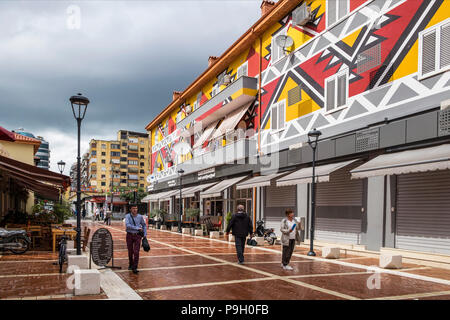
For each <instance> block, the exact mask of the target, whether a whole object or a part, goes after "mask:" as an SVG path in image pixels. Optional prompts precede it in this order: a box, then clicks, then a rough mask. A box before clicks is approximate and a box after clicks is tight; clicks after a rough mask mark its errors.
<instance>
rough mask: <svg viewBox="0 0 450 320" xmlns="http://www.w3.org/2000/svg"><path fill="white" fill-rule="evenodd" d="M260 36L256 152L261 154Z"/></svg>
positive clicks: (260, 46)
mask: <svg viewBox="0 0 450 320" xmlns="http://www.w3.org/2000/svg"><path fill="white" fill-rule="evenodd" d="M261 69H262V36H260V37H259V77H258V82H259V85H258V127H257V128H258V154H259V155H261V73H262V70H261Z"/></svg>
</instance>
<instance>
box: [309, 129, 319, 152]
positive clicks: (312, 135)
mask: <svg viewBox="0 0 450 320" xmlns="http://www.w3.org/2000/svg"><path fill="white" fill-rule="evenodd" d="M321 135H322V132H320V131H319V130H317V129H316V128H314V129H312V130H311V131H310V132H308V143H309V145H310V146H311V147H312V148H315V147H316V146H317V141H318V140H319V137H320V136H321Z"/></svg>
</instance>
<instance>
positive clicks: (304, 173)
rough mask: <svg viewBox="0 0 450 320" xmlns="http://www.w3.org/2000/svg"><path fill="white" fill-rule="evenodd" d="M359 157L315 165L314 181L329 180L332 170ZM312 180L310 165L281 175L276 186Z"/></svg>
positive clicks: (346, 164)
mask: <svg viewBox="0 0 450 320" xmlns="http://www.w3.org/2000/svg"><path fill="white" fill-rule="evenodd" d="M357 160H359V159H356V160H355V159H354V160H349V161H343V162H337V163H330V164H326V165H322V166H316V170H315V171H316V172H315V176H316V182H327V181H330V173H332V172H333V171H336V170H339V169H341V168H343V167H345V166H348V165H349V164H351V163H353V162H355V161H357ZM311 182H312V167H308V168H303V169H300V170H297V171H294V172H293V173H291V174H288V175H287V176H285V177H282V178H280V179H278V180H277V187H281V186H292V185H295V184H301V183H311Z"/></svg>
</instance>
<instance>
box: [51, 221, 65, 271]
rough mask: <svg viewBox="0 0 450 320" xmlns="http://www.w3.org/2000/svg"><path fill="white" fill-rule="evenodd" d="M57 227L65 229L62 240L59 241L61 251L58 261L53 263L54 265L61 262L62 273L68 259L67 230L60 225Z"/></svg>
mask: <svg viewBox="0 0 450 320" xmlns="http://www.w3.org/2000/svg"><path fill="white" fill-rule="evenodd" d="M57 229H60V230H64V233H63V235H62V238H61V241H60V242H59V251H58V262H56V263H53V264H54V265H56V264H59V273H62V268H63V265H64V262H66V261H67V239H68V237H67V236H66V230H65V229H62V228H61V227H58V228H57Z"/></svg>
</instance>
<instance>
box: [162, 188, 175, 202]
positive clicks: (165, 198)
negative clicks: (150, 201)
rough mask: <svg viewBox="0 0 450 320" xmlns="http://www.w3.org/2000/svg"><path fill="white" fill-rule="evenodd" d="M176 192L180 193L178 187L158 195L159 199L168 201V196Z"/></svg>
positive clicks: (170, 196)
mask: <svg viewBox="0 0 450 320" xmlns="http://www.w3.org/2000/svg"><path fill="white" fill-rule="evenodd" d="M176 194H178V195H180V189H178V190H171V191H169V192H167V193H166V194H164V195H162V196H160V197H159V201H169V200H170V198H172V197H173V196H174V195H176Z"/></svg>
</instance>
